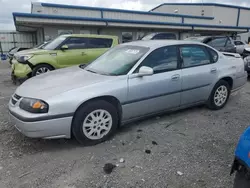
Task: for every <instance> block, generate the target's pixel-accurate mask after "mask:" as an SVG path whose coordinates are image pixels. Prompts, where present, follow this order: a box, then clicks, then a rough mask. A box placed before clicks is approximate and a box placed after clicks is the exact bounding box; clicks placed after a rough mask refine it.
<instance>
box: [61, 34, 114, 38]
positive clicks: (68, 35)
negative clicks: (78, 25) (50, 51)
mask: <svg viewBox="0 0 250 188" xmlns="http://www.w3.org/2000/svg"><path fill="white" fill-rule="evenodd" d="M62 36H65V37H93V38H118V37H117V36H114V35H96V34H67V35H62Z"/></svg>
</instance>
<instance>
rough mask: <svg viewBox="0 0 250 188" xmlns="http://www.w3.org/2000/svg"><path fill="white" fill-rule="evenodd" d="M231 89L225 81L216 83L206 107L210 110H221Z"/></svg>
mask: <svg viewBox="0 0 250 188" xmlns="http://www.w3.org/2000/svg"><path fill="white" fill-rule="evenodd" d="M230 92H231V88H230V86H229V84H228V83H227V82H226V81H225V80H220V81H219V82H217V83H216V84H215V86H214V88H213V90H212V92H211V94H210V97H209V99H208V104H207V105H208V107H209V108H210V109H212V110H219V109H221V108H223V107H224V106H225V105H226V103H227V101H228V98H229V95H230Z"/></svg>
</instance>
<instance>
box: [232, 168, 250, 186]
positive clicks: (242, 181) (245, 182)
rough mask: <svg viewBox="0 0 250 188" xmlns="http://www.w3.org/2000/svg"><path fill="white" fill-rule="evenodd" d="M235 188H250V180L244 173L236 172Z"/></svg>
mask: <svg viewBox="0 0 250 188" xmlns="http://www.w3.org/2000/svg"><path fill="white" fill-rule="evenodd" d="M234 188H250V180H249V179H247V178H246V176H245V174H244V173H243V172H236V175H235V178H234Z"/></svg>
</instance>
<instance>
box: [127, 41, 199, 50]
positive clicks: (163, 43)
mask: <svg viewBox="0 0 250 188" xmlns="http://www.w3.org/2000/svg"><path fill="white" fill-rule="evenodd" d="M181 44H199V45H203V44H202V43H200V42H195V41H184V40H139V41H134V42H128V43H123V44H122V45H133V46H142V47H148V48H159V47H163V46H171V45H181Z"/></svg>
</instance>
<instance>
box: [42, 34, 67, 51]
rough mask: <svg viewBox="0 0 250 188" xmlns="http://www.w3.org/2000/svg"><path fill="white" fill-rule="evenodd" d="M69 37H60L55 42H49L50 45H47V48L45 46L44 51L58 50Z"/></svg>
mask: <svg viewBox="0 0 250 188" xmlns="http://www.w3.org/2000/svg"><path fill="white" fill-rule="evenodd" d="M66 38H67V37H65V36H59V37H57V38H55V39H54V40H52V41H51V42H49V43H48V44H46V45H45V46H43V49H45V50H54V49H56V48H57V47H58V46H59V45H60V44H61V43H62V42H63V41H64V40H65V39H66Z"/></svg>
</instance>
